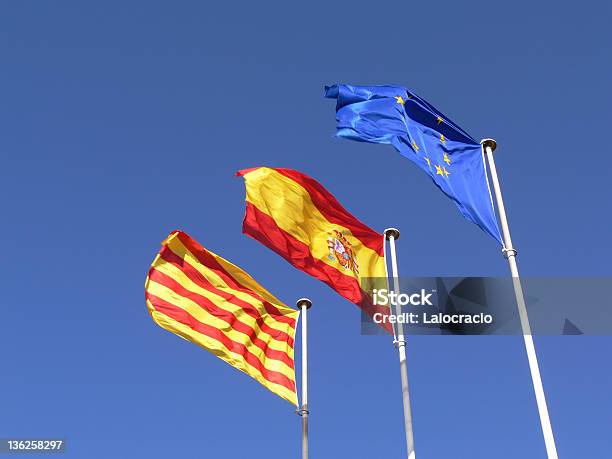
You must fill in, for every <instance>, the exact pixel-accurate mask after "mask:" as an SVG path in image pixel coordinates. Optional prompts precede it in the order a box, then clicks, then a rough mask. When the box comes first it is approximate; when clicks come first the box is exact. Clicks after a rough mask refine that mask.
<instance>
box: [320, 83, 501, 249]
mask: <svg viewBox="0 0 612 459" xmlns="http://www.w3.org/2000/svg"><path fill="white" fill-rule="evenodd" d="M325 97H328V98H330V99H337V105H336V120H337V122H338V125H337V127H336V129H337V131H336V135H337V136H338V137H345V138H347V139H353V140H358V141H361V142H371V143H388V144H391V145H393V146H394V147H395V149H396V150H397V151H399V152H400V154H401V155H402V156H405V157H406V158H408V159H409V160H411V161H412V162H413V163H415V164H416V165H417V166H419V167H420V168H421V169H422V170H424V171H425V173H427V174H429V176H430V177H431V178H432V180H433V182H434V183H435V184H436V186H437V187H438V188H440V189H441V190H442V191H443V192H444V193H445V194H446V195H447V196H448V197H449V198H451V199H452V200H453V201H455V203H456V204H457V207H458V208H459V211H460V212H461V214H462V215H463V216H464V217H465V218H467V219H468V220H469V221H471V222H473V223H476V224H477V225H478V226H479V227H480V228H482V229H483V230H484V231H485V232H486V233H487V234H489V235H491V236H492V237H493V238H495V239H496V240H497V241H498V242H499V243H500V244H502V245H503V242H502V238H501V234H500V232H499V227H498V226H497V219H496V218H495V211H494V209H493V203H492V200H491V193H490V192H489V184H488V179H487V175H486V170H485V164H484V158H483V154H482V149H481V147H480V144H479V143H478V142H476V141H475V140H474V139H473V138H472V137H470V135H469V134H467V133H466V132H465V131H464V130H463V129H461V128H460V127H459V126H457V125H456V124H455V123H453V122H452V121H450V120H449V119H448V118H446V117H445V116H444V115H443V114H442V113H440V112H439V111H438V110H436V109H435V108H434V107H433V106H431V105H430V104H429V103H427V102H426V101H424V100H423V99H421V98H420V97H419V96H417V95H416V94H414V93H413V92H412V91H409V90H408V89H406V88H404V87H401V86H351V85H346V84H340V85H333V86H326V87H325Z"/></svg>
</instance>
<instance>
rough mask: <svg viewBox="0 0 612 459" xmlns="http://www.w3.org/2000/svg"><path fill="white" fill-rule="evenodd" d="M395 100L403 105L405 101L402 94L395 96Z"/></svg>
mask: <svg viewBox="0 0 612 459" xmlns="http://www.w3.org/2000/svg"><path fill="white" fill-rule="evenodd" d="M395 100H397V103H398V104H402V105H404V104H405V103H406V101H405V100H404V98H403V97H402V96H395Z"/></svg>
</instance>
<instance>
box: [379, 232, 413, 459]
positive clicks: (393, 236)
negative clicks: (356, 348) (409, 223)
mask: <svg viewBox="0 0 612 459" xmlns="http://www.w3.org/2000/svg"><path fill="white" fill-rule="evenodd" d="M399 235H400V232H399V230H398V229H396V228H387V229H386V230H385V237H386V238H387V240H388V241H389V246H390V247H391V270H392V275H393V291H394V292H395V293H396V294H397V295H399V294H400V287H399V274H398V270H397V256H396V253H395V241H396V240H397V239H398V238H399ZM385 263H386V260H385ZM395 313H396V315H397V316H398V317H399V316H400V314H401V307H400V305H399V302H398V303H397V304H396V306H395ZM396 325H397V338H396V340H395V344H396V346H397V350H398V353H399V361H400V375H401V381H402V401H403V404H404V427H405V429H406V449H407V452H408V459H415V452H414V434H413V433H412V410H411V408H410V391H409V388H408V366H407V364H406V341H405V340H404V325H403V324H402V323H400V322H398V323H397V324H396Z"/></svg>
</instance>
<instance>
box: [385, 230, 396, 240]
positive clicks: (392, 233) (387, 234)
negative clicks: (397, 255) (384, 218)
mask: <svg viewBox="0 0 612 459" xmlns="http://www.w3.org/2000/svg"><path fill="white" fill-rule="evenodd" d="M384 233H385V238H386V239H387V240H389V239H391V236H393V239H395V240H398V239H399V237H400V232H399V230H398V229H397V228H387V229H386V230H385V231H384Z"/></svg>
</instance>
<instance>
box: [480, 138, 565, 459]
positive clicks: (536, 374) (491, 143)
mask: <svg viewBox="0 0 612 459" xmlns="http://www.w3.org/2000/svg"><path fill="white" fill-rule="evenodd" d="M480 143H481V145H482V148H483V149H484V151H485V152H486V156H487V161H488V163H489V169H490V171H491V178H492V180H493V189H494V191H495V198H496V200H497V210H498V212H499V219H500V221H501V225H502V233H503V236H504V244H505V248H504V249H503V252H504V257H505V258H506V259H507V260H508V265H510V273H511V274H512V283H513V284H514V294H515V295H516V303H517V305H518V311H519V317H520V320H521V328H522V331H523V338H524V340H525V349H526V351H527V359H528V361H529V369H530V371H531V380H532V382H533V389H534V391H535V396H536V402H537V405H538V412H539V414H540V424H541V425H542V432H543V434H544V443H545V445H546V453H547V455H548V459H558V456H557V447H556V445H555V437H554V435H553V430H552V425H551V423H550V417H549V415H548V406H547V405H546V396H545V395H544V386H543V385H542V377H541V376H540V367H539V365H538V357H537V355H536V351H535V346H534V343H533V337H532V335H531V326H530V325H529V316H528V315H527V308H526V307H525V298H524V296H523V288H522V286H521V280H520V277H519V272H518V266H517V264H516V250H515V249H514V246H513V245H512V238H511V237H510V228H509V227H508V218H507V217H506V209H505V207H504V200H503V198H502V194H501V187H500V185H499V179H498V177H497V169H496V167H495V159H494V158H493V151H494V150H495V148H497V142H495V140H493V139H483V140H482V141H481V142H480Z"/></svg>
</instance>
